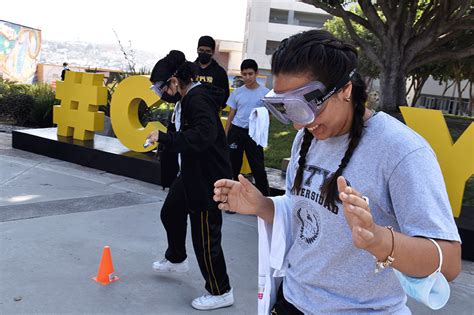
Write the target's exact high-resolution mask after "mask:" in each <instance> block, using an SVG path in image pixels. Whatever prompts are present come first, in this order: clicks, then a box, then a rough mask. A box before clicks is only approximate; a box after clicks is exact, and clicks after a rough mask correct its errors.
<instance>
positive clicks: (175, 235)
mask: <svg viewBox="0 0 474 315" xmlns="http://www.w3.org/2000/svg"><path fill="white" fill-rule="evenodd" d="M185 196H186V194H185V190H184V184H183V180H182V178H181V176H179V177H178V178H176V180H175V181H174V182H173V184H172V185H171V187H170V190H169V192H168V195H167V196H166V199H165V202H164V204H163V208H162V209H161V222H163V226H164V227H165V230H166V235H167V238H168V249H167V250H166V252H165V258H166V259H168V260H169V261H170V262H172V263H180V262H182V261H184V260H185V259H186V257H187V255H186V232H187V219H188V218H187V216H188V214H189V218H190V221H191V236H192V239H193V247H194V253H195V254H196V258H197V260H198V264H199V269H201V274H202V276H203V277H204V280H205V281H206V290H207V291H209V293H211V294H213V295H221V294H224V293H225V292H227V291H229V290H230V284H229V276H228V275H227V269H226V264H225V259H224V253H223V252H222V247H221V235H222V234H221V227H222V212H221V211H220V210H219V209H217V207H216V208H213V209H203V210H202V211H192V212H191V211H188V207H187V204H186V198H185Z"/></svg>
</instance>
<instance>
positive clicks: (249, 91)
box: [225, 59, 269, 196]
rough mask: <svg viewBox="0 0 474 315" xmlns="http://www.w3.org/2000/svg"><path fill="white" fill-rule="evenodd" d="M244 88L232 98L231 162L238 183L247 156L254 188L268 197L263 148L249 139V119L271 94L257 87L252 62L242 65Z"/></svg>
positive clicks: (229, 124)
mask: <svg viewBox="0 0 474 315" xmlns="http://www.w3.org/2000/svg"><path fill="white" fill-rule="evenodd" d="M240 71H241V75H242V78H243V80H244V85H243V86H241V87H239V88H238V89H236V90H235V91H234V92H232V94H231V95H230V96H229V99H228V100H227V105H229V106H230V111H229V116H228V118H227V123H226V125H225V132H226V134H227V141H228V142H229V149H230V161H231V163H232V172H233V178H234V179H235V180H236V179H237V176H238V175H239V173H240V169H241V167H242V159H243V155H244V152H245V154H246V155H247V159H248V161H249V165H250V169H251V170H252V176H253V178H254V179H255V186H257V188H258V190H260V192H261V193H262V194H263V195H264V196H267V195H268V179H267V173H266V171H265V163H264V155H263V147H262V146H260V145H258V144H257V143H256V142H255V141H254V140H253V139H252V138H251V137H250V135H249V117H250V114H251V113H252V111H253V110H254V109H255V108H257V107H261V106H263V104H262V103H261V99H262V97H264V96H265V94H267V92H268V91H269V90H268V89H267V88H266V87H265V86H262V85H260V84H258V82H257V75H258V65H257V62H256V61H255V60H253V59H245V60H244V61H242V64H241V65H240Z"/></svg>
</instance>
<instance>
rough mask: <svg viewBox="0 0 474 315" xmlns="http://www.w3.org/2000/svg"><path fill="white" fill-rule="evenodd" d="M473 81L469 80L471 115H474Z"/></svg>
mask: <svg viewBox="0 0 474 315" xmlns="http://www.w3.org/2000/svg"><path fill="white" fill-rule="evenodd" d="M472 92H473V89H472V81H470V82H469V116H472V115H474V110H473V109H474V102H473V101H472V99H473V97H474V95H473V94H472Z"/></svg>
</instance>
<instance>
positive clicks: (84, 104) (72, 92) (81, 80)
mask: <svg viewBox="0 0 474 315" xmlns="http://www.w3.org/2000/svg"><path fill="white" fill-rule="evenodd" d="M103 82H104V75H103V74H93V73H84V72H73V71H66V77H65V79H64V81H57V83H56V98H57V99H59V100H61V105H55V106H54V108H53V123H55V124H57V125H58V131H57V134H58V136H63V137H73V138H74V139H77V140H83V141H84V140H92V139H94V132H95V131H100V130H102V129H104V113H103V112H99V111H98V109H99V105H105V104H106V103H107V88H106V87H105V86H103Z"/></svg>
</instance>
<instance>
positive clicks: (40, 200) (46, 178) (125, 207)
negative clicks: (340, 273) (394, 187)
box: [0, 132, 474, 315]
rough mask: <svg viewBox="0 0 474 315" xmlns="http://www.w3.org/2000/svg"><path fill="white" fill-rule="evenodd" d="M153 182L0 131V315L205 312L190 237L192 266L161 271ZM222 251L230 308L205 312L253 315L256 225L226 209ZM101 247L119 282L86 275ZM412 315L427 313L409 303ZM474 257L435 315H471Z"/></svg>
mask: <svg viewBox="0 0 474 315" xmlns="http://www.w3.org/2000/svg"><path fill="white" fill-rule="evenodd" d="M165 196H166V192H164V191H162V190H161V188H160V187H158V186H155V185H152V184H148V183H144V182H140V181H137V180H133V179H129V178H125V177H121V176H117V175H112V174H108V173H105V172H102V171H97V170H94V169H89V168H85V167H82V166H78V165H75V164H71V163H67V162H63V161H58V160H54V159H50V158H47V157H44V156H39V155H35V154H32V153H29V152H25V151H20V150H16V149H12V148H11V135H10V134H9V133H7V132H0V314H38V313H42V314H53V313H54V314H66V313H67V314H203V313H202V312H199V311H195V310H193V309H192V308H191V307H190V305H189V304H190V302H191V300H192V299H193V298H194V297H196V296H199V295H201V294H202V293H203V292H204V289H203V280H202V278H201V275H200V273H199V271H198V266H197V262H196V259H195V257H194V253H193V250H192V246H191V240H190V238H188V240H187V241H188V248H189V253H188V254H189V257H190V263H191V264H190V267H191V270H192V271H191V272H188V273H186V274H183V275H181V276H176V275H159V274H156V273H154V272H153V271H152V270H151V263H152V262H153V261H154V260H155V259H157V258H160V257H161V255H162V253H163V250H164V249H165V247H166V238H165V233H164V230H163V227H162V225H161V222H160V219H159V210H160V208H161V206H162V203H163V200H164V198H165ZM223 231H224V233H223V248H224V252H225V255H226V259H227V262H228V269H229V274H230V278H231V282H232V285H233V287H234V294H235V299H236V302H235V305H234V306H232V307H230V308H226V309H222V310H216V311H212V312H211V314H255V313H256V290H257V286H256V283H257V241H256V239H257V228H256V219H255V218H254V217H250V216H242V215H238V214H237V215H228V214H224V226H223ZM104 245H109V246H110V247H111V252H112V257H113V262H114V266H115V274H116V275H118V276H119V277H120V278H121V280H119V281H118V282H115V283H113V284H111V285H108V286H101V285H99V284H97V283H95V282H94V281H92V280H91V278H92V277H93V276H94V275H95V273H96V272H97V267H98V264H99V260H100V257H101V254H102V248H103V246H104ZM409 303H410V304H409V305H410V307H411V309H412V310H413V313H414V314H432V313H433V312H432V311H430V310H429V309H427V308H425V307H424V306H422V305H419V304H417V303H414V302H413V301H410V302H409ZM473 310H474V263H471V262H463V272H462V274H461V275H460V276H459V277H458V278H457V279H456V280H455V281H454V282H453V283H452V297H451V300H450V302H449V304H448V305H447V306H446V307H445V308H444V309H443V310H442V311H438V312H437V313H438V314H457V315H461V314H473Z"/></svg>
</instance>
